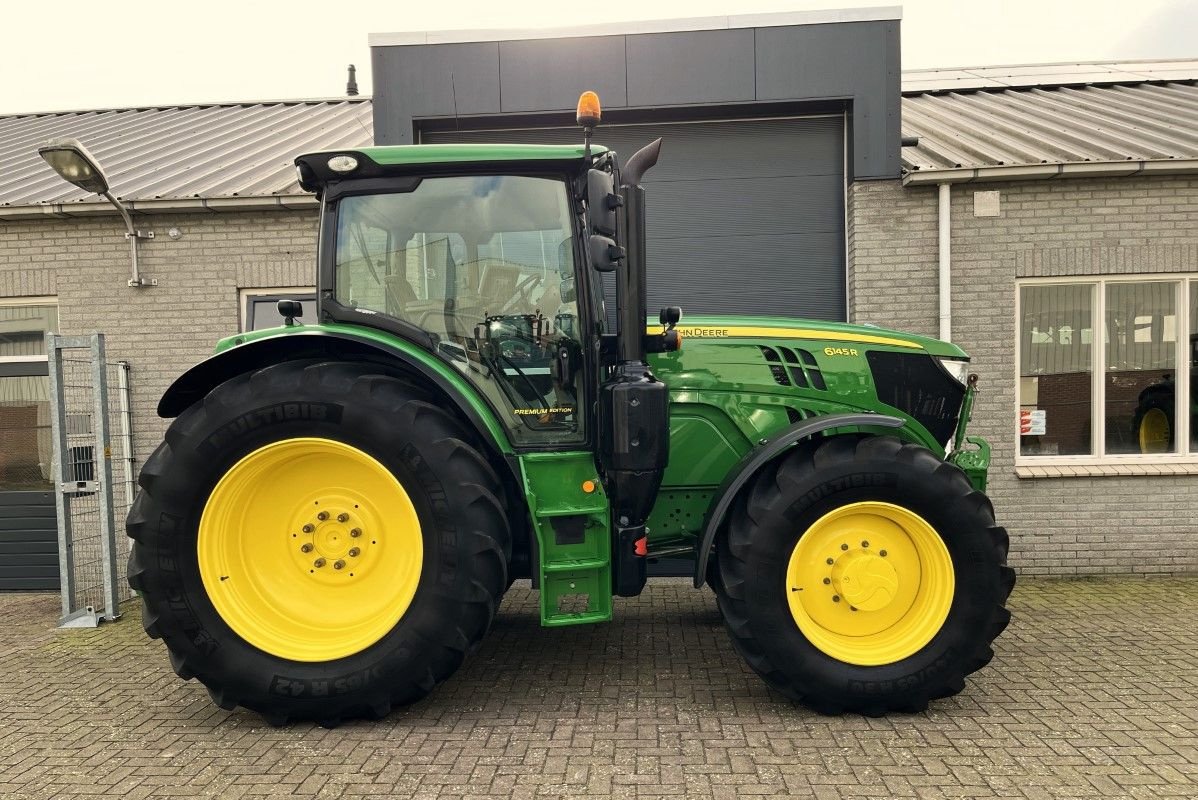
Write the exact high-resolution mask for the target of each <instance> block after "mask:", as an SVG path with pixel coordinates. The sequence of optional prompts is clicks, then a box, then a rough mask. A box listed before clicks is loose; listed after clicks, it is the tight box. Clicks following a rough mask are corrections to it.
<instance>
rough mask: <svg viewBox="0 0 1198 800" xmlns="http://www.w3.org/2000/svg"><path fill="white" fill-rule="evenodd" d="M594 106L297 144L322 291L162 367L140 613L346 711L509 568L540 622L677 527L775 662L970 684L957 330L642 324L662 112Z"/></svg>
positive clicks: (177, 654) (848, 681) (136, 557)
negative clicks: (443, 134) (344, 146)
mask: <svg viewBox="0 0 1198 800" xmlns="http://www.w3.org/2000/svg"><path fill="white" fill-rule="evenodd" d="M578 116H579V122H580V124H581V125H582V126H583V129H584V135H583V141H582V144H580V145H578V146H557V145H519V144H512V145H414V146H400V147H371V148H362V149H358V150H337V151H333V152H322V153H312V154H308V155H303V156H300V157H298V158H297V159H296V165H297V167H298V170H299V180H300V184H301V186H302V187H303V188H304V189H305V190H307V191H311V192H314V193H315V194H316V196H317V197H318V198H319V199H320V209H321V211H320V232H319V242H318V257H317V264H318V267H317V281H316V283H317V303H316V318H315V319H311V320H305V319H303V318H302V316H301V315H300V308H299V305H298V303H294V302H289V301H284V302H281V303H280V311H281V312H282V314H283V315H284V317H285V318H286V324H285V325H284V326H282V327H279V328H276V329H273V330H266V331H255V332H252V333H243V334H239V335H236V336H232V337H229V338H227V339H224V340H222V341H220V342H219V343H218V344H217V345H216V353H215V355H213V356H212V357H211V358H209V359H207V360H206V361H203V362H202V363H200V364H198V365H196V366H194V367H192V368H191V369H189V370H188V371H187V372H185V373H184V374H183V375H182V376H181V377H180V378H179V379H178V380H177V381H175V383H174V384H173V385H172V386H171V387H170V388H169V389H168V391H167V392H166V394H165V396H164V397H163V398H162V400H161V402H160V404H159V407H158V411H159V414H160V415H161V416H163V417H166V418H173V422H172V423H171V425H170V428H169V430H168V431H167V433H166V437H165V441H164V442H163V443H162V444H161V445H160V446H159V447H158V449H157V450H156V451H155V452H154V454H153V455H152V456H151V457H150V458H149V459H148V460H147V462H146V464H145V467H144V469H143V470H142V473H141V478H140V485H141V492H140V494H139V495H138V497H137V500H136V502H135V503H134V505H133V508H132V510H131V512H130V514H129V519H128V532H129V535H130V536H131V537H133V539H134V540H135V541H134V545H133V553H132V557H131V559H130V563H129V582H130V583H131V584H132V586H133V587H134V588H135V589H137V590H138V592H140V594H141V597H142V600H143V602H144V620H145V627H146V631H147V633H149V634H150V636H153V637H155V638H161V639H162V640H163V641H164V642H165V644H166V646H167V648H168V650H169V652H170V659H171V663H172V665H173V666H174V669H175V671H176V672H177V673H178V674H179V675H180V676H181V677H183V678H188V679H190V678H193V677H194V678H197V679H199V680H200V681H201V682H202V683H204V684H205V685H206V686H207V687H208V689H209V691H210V693H211V695H212V698H213V699H214V701H215V702H216V703H217V704H218V705H220V706H221V707H222V708H227V709H232V708H234V707H235V706H237V705H241V706H245V707H247V708H250V709H253V710H255V711H258V712H260V713H261V714H263V715H264V716H265V717H266V718H267V720H269V721H271V722H273V723H277V724H282V723H284V722H287V721H288V720H295V719H312V720H316V721H318V722H320V723H322V724H325V725H332V724H336V723H337V722H338V721H340V720H343V719H347V718H353V717H371V718H378V717H382V716H383V715H385V714H387V713H388V712H389V711H390V710H391V709H392V708H395V707H397V706H403V705H406V704H409V703H412V702H413V701H415V700H418V699H419V698H421V697H424V696H425V695H426V694H428V693H429V692H430V691H432V690H433V689H434V687H436V685H437V684H439V683H441V682H442V681H444V680H446V679H448V678H449V677H450V676H451V675H453V673H454V671H455V670H457V669H458V667H460V666H461V664H462V662H463V660H464V659H465V658H467V657H468V656H469V655H470V654H471V653H472V652H473V651H474V650H475V649H476V648H477V647H478V646H479V643H480V642H481V641H482V639H483V636H484V635H485V634H486V632H487V629H488V627H489V626H490V624H491V621H492V619H493V618H494V616H495V612H496V609H497V608H498V607H499V604H500V601H501V600H502V598H503V595H504V592H505V591H506V590H507V589H508V588H509V587H510V586H511V584H512V582H513V580H515V579H518V578H528V579H531V583H532V587H533V588H534V589H535V590H537V591H538V592H539V599H540V617H541V623H542V625H544V626H546V627H549V628H554V627H558V626H565V625H588V624H594V623H601V622H605V621H607V620H610V619H611V618H612V615H613V597H633V596H635V595H638V594H640V592H641V591H642V590H643V589H644V588H645V584H646V574H647V573H646V570H647V565H648V563H649V562H651V561H654V560H657V559H666V558H670V559H678V558H681V557H685V558H689V559H691V560H692V561H693V565H694V566H693V579H694V581H693V582H694V585H695V587H696V588H701V587H703V586H704V585H706V586H708V587H710V588H711V590H712V591H714V592H715V595H716V598H717V601H718V605H719V609H720V612H721V613H722V615H723V617H724V620H725V621H726V623H727V628H728V631H729V633H730V635H731V639H732V644H733V646H734V647H735V648H736V650H737V651H738V652H739V653H740V654H741V655H742V656H743V657H744V659H745V661H746V662H747V663H748V664H749V666H751V667H752V668H753V669H754V670H755V671H756V672H757V673H759V674H760V675H761V677H762V678H763V679H764V680H765V681H766V682H767V683H768V684H769V685H770V686H772V687H773V688H774V689H776V690H777V691H778V692H780V693H781V694H782V695H785V696H787V697H789V698H793V699H794V700H798V701H800V702H802V703H805V704H806V705H808V706H810V707H812V708H814V709H816V710H818V711H820V712H824V713H840V712H860V713H864V714H871V715H875V714H882V713H885V712H888V711H917V710H919V709H923V708H925V707H926V705H927V704H928V702H929V701H931V700H934V699H936V698H940V697H945V696H948V695H952V694H954V693H956V692H959V691H961V689H962V688H963V686H964V679H965V676H966V675H968V674H969V673H971V672H973V671H975V670H977V669H979V668H980V667H982V666H983V665H985V664H986V663H987V661H989V660H990V658H991V656H992V651H991V647H990V645H991V642H992V640H993V639H994V638H995V637H996V636H997V635H998V634H999V633H1000V632H1001V631H1002V630H1003V628H1004V627H1005V626H1006V624H1007V621H1008V619H1009V614H1008V612H1007V611H1006V609H1005V608H1004V603H1005V601H1006V598H1007V595H1008V594H1009V593H1010V591H1011V587H1012V584H1013V582H1014V574H1013V572H1012V571H1011V570H1010V569H1009V568H1007V567H1006V566H1005V560H1006V554H1007V535H1006V533H1005V531H1004V530H1003V529H1002V528H1000V527H998V526H996V525H995V520H994V510H993V507H992V505H991V503H990V501H989V500H988V499H987V497H986V495H985V494H984V489H985V484H986V472H987V467H988V462H989V448H988V446H987V445H986V443H985V441H983V440H982V439H980V438H977V437H971V436H967V435H966V431H965V428H966V424H967V422H968V418H969V411H970V407H971V404H972V401H973V395H974V390H975V383H976V377H974V376H970V375H968V361H969V359H968V357H967V356H966V354H965V353H964V352H962V351H961V350H960V349H959V348H958V347H956V346H955V345H953V344H950V343H947V342H942V341H936V340H933V339H928V338H923V337H920V336H913V335H910V334H906V333H899V332H896V331H890V330H884V329H881V328H875V327H869V326H856V325H846V324H840V323H830V322H816V321H811V320H798V319H786V318H780V317H731V316H703V317H696V318H694V319H689V318H688V319H687V320H686V322H685V323H683V322H682V321H681V320H682V312H681V311H680V310H679V309H678V308H676V307H671V308H666V309H663V310H662V311H661V313H660V316H659V318H658V320H657V321H656V322H655V323H654V324H649V323H648V317H647V313H646V308H645V302H646V301H645V295H646V291H645V276H646V264H645V261H646V259H645V255H646V248H645V191H644V189H643V187H642V186H641V182H642V178H643V176H644V175H645V173H646V171H647V170H649V169H650V168H651V167H652V166H653V165H654V164H655V163H656V161H657V159H658V153H659V149H660V147H661V140H658V141H655V142H653V143H652V144H650V145H648V146H647V147H645V148H644V149H642V150H640V151H639V152H637V153H636V154H634V155H633V156H632V157H631V158H629V159H627V161H625V162H624V163H623V165H622V166H621V165H620V163H619V162H618V161H617V158H616V154H615V153H614V152H611V151H610V150H607V149H605V148H603V147H601V146H599V145H593V144H591V130H592V129H593V127H594V126H595V125H596V124H597V123H598V122H599V108H598V101H597V98H595V97H594V96H593V95H592V94H589V93H588V94H585V95H584V96H583V100H582V101H581V102H580V105H579V115H578ZM738 269H739V267H738V266H737V265H736V264H728V265H727V271H728V276H729V277H728V282H727V287H726V290H727V292H728V294H729V295H730V296H733V295H734V294H735V292H736V291H737V288H736V285H737V280H738V279H737V277H736V274H737V271H738ZM604 273H614V274H615V296H616V303H615V309H614V311H615V313H614V314H613V317H614V320H615V324H614V326H613V325H612V324H611V323H610V320H609V318H608V314H607V311H606V309H605V302H604V288H603V284H604V281H603V275H604ZM546 635H552V633H548V634H546Z"/></svg>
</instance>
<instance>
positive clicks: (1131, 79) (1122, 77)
mask: <svg viewBox="0 0 1198 800" xmlns="http://www.w3.org/2000/svg"><path fill="white" fill-rule="evenodd" d="M1196 78H1198V59H1193V58H1178V59H1162V60H1155V61H1086V62H1071V63H1059V64H1012V65H1007V66H997V67H952V68H937V69H910V70H903V93H904V94H923V93H926V92H959V91H965V90H970V89H1014V88H1021V87H1022V88H1026V87H1031V86H1077V85H1081V84H1089V85H1099V84H1111V83H1140V82H1142V81H1160V82H1167V81H1188V80H1194V79H1196Z"/></svg>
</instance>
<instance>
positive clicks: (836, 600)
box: [832, 594, 840, 603]
mask: <svg viewBox="0 0 1198 800" xmlns="http://www.w3.org/2000/svg"><path fill="white" fill-rule="evenodd" d="M832 602H833V603H839V602H840V595H838V594H834V595H832Z"/></svg>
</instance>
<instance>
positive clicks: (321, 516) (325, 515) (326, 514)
mask: <svg viewBox="0 0 1198 800" xmlns="http://www.w3.org/2000/svg"><path fill="white" fill-rule="evenodd" d="M316 518H317V519H318V520H320V521H321V522H324V521H325V520H326V519H328V518H329V512H327V511H321V512H320V513H319V514H317V515H316Z"/></svg>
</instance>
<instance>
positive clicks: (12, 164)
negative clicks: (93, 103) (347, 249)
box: [0, 98, 373, 214]
mask: <svg viewBox="0 0 1198 800" xmlns="http://www.w3.org/2000/svg"><path fill="white" fill-rule="evenodd" d="M56 136H72V137H74V138H76V139H79V140H80V141H82V142H83V143H84V144H85V145H86V146H87V148H88V149H89V150H90V151H91V152H92V153H93V154H94V155H95V157H96V158H97V159H98V160H99V161H100V163H101V165H102V166H103V168H104V172H105V174H106V175H107V176H108V180H109V183H110V184H111V187H112V191H113V194H115V195H116V196H117V197H120V198H122V199H123V200H124V199H128V200H134V201H154V200H171V199H184V198H244V197H282V196H295V195H301V194H303V192H301V190H300V188H299V186H298V185H297V183H296V181H295V167H294V165H293V163H292V159H294V158H295V156H296V155H298V154H299V153H302V152H305V151H311V150H316V149H328V148H331V149H337V148H343V147H344V148H350V147H361V146H363V145H367V144H370V143H371V141H372V140H373V132H372V127H371V108H370V101H369V99H368V98H354V99H349V98H346V99H336V100H314V101H281V102H264V103H240V104H217V105H195V106H176V107H159V108H134V109H113V110H104V111H79V112H62V113H52V114H22V115H15V116H0V214H3V212H4V209H5V208H6V207H13V206H29V205H33V204H48V205H56V204H63V205H66V206H70V205H71V204H82V203H84V202H88V203H94V202H96V199H97V198H96V197H95V195H89V194H87V193H86V192H83V191H82V190H79V189H76V188H75V187H73V186H71V185H70V184H68V183H66V182H65V181H63V180H62V179H61V178H59V177H58V175H56V174H55V173H54V171H53V170H51V169H50V167H49V166H48V165H47V164H46V162H45V161H43V160H42V159H41V157H40V156H38V154H37V148H38V146H39V145H41V144H43V143H44V142H46V141H47V140H48V139H51V138H53V137H56ZM100 202H104V201H100Z"/></svg>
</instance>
